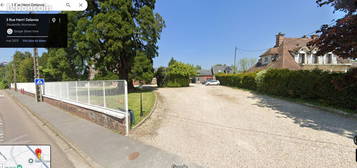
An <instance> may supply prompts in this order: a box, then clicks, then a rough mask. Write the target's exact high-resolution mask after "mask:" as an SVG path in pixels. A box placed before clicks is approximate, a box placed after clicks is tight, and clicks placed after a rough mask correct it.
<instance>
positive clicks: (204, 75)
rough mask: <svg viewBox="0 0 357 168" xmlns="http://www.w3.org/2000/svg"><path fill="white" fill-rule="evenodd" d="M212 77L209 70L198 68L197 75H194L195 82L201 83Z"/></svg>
mask: <svg viewBox="0 0 357 168" xmlns="http://www.w3.org/2000/svg"><path fill="white" fill-rule="evenodd" d="M210 79H213V75H212V71H211V70H204V69H202V70H199V71H198V72H197V76H196V77H195V83H203V82H204V81H206V80H210Z"/></svg>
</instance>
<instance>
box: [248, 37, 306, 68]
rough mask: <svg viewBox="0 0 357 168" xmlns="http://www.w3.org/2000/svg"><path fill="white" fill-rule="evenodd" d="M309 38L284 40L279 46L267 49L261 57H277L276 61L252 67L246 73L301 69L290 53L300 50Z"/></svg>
mask: <svg viewBox="0 0 357 168" xmlns="http://www.w3.org/2000/svg"><path fill="white" fill-rule="evenodd" d="M311 40H312V39H310V38H284V40H283V41H282V43H281V45H280V46H278V47H275V48H270V49H268V50H267V51H266V52H265V53H264V54H262V56H265V55H278V57H277V59H276V60H275V61H273V62H271V63H270V64H267V65H264V66H257V65H256V66H254V67H252V68H250V69H249V70H248V71H251V72H252V71H259V70H262V69H265V68H278V69H285V68H286V69H290V70H298V69H301V67H300V65H299V64H297V63H296V62H295V60H294V58H293V56H292V55H291V53H290V51H293V50H295V49H296V48H301V47H303V46H306V45H307V43H308V42H309V41H311Z"/></svg>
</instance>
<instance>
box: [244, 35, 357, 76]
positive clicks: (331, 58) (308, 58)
mask: <svg viewBox="0 0 357 168" xmlns="http://www.w3.org/2000/svg"><path fill="white" fill-rule="evenodd" d="M314 38H318V36H317V35H312V36H311V37H307V36H304V37H302V38H287V37H285V36H284V34H282V33H279V34H277V35H276V42H275V46H274V47H273V48H270V49H268V50H267V51H265V52H264V53H263V54H262V55H261V56H260V58H259V61H258V63H257V64H256V65H255V66H253V67H252V68H250V69H249V70H248V71H250V72H254V71H259V70H262V69H267V68H277V69H290V70H312V69H321V70H325V71H335V72H346V71H347V70H348V69H350V68H351V66H352V61H351V60H349V59H342V58H341V57H339V56H337V55H335V54H333V53H332V52H330V53H327V54H325V55H321V56H320V55H316V54H315V53H316V51H317V48H311V47H308V46H307V43H308V42H310V41H311V40H313V39H314Z"/></svg>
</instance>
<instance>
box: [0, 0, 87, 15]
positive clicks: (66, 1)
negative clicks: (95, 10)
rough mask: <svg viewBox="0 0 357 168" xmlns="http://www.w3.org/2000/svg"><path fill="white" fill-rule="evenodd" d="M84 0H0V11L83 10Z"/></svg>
mask: <svg viewBox="0 0 357 168" xmlns="http://www.w3.org/2000/svg"><path fill="white" fill-rule="evenodd" d="M87 7H88V3H87V1H86V0H0V11H9V12H10V11H16V12H40V11H44V12H46V11H84V10H86V9H87Z"/></svg>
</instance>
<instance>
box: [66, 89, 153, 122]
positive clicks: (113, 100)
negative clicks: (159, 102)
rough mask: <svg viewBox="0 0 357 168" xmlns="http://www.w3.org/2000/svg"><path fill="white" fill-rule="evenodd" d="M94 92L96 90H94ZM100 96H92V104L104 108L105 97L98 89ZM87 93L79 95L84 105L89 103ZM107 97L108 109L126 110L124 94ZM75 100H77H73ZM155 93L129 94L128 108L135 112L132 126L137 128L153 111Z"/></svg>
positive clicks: (108, 95) (138, 91)
mask: <svg viewBox="0 0 357 168" xmlns="http://www.w3.org/2000/svg"><path fill="white" fill-rule="evenodd" d="M92 91H93V92H95V91H96V90H94V89H92ZM98 92H99V93H98V94H97V95H98V96H95V95H91V98H90V99H91V100H90V101H91V104H93V105H98V106H104V99H103V98H104V97H103V95H102V94H101V93H102V91H101V90H100V89H98ZM86 93H87V91H84V92H83V94H81V95H79V100H80V101H82V102H83V103H87V100H88V97H87V95H86ZM109 93H110V92H108V93H107V95H106V103H105V104H106V107H108V108H111V109H125V107H124V106H125V102H124V96H123V95H122V94H117V93H114V94H112V95H111V94H109ZM141 93H142V94H143V114H144V115H143V116H140V94H141ZM72 99H75V98H72ZM155 99H156V96H155V93H154V92H153V91H152V90H136V91H134V92H130V93H129V94H128V103H129V104H128V106H129V109H130V110H132V111H133V112H134V116H135V121H134V123H133V125H132V126H135V125H136V124H138V123H139V122H140V121H142V120H143V119H144V118H145V117H146V116H147V115H148V114H149V113H150V112H151V110H152V108H153V107H154V104H155Z"/></svg>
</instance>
